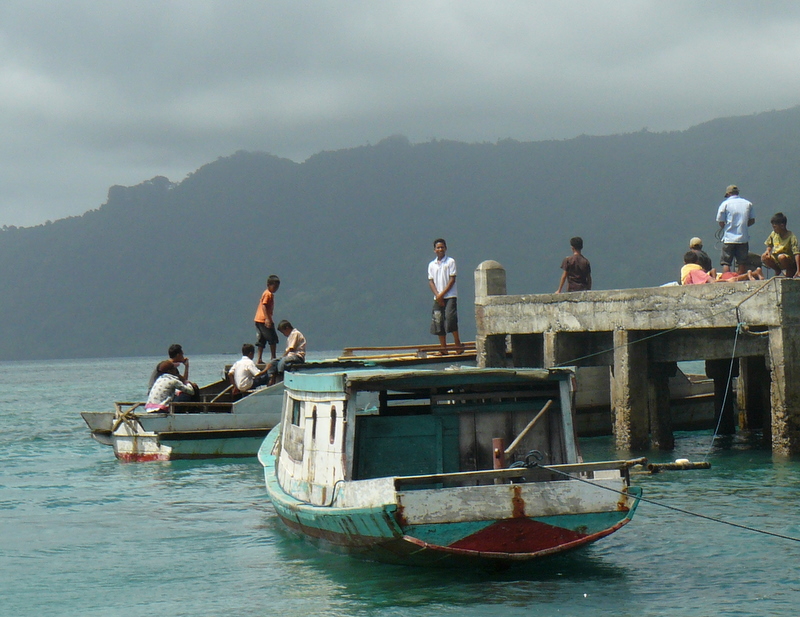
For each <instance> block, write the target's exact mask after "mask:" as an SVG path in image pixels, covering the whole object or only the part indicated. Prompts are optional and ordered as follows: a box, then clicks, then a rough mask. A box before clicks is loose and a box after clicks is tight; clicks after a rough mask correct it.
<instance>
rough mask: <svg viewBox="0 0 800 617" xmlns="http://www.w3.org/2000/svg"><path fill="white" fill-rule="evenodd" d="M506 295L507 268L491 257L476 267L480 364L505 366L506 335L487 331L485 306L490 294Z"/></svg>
mask: <svg viewBox="0 0 800 617" xmlns="http://www.w3.org/2000/svg"><path fill="white" fill-rule="evenodd" d="M504 295H506V270H505V268H503V266H501V265H500V264H499V263H497V262H496V261H493V260H491V259H489V260H487V261H484V262H481V264H480V265H479V266H478V267H477V268H476V269H475V326H476V335H475V349H476V356H477V363H478V366H481V367H487V366H505V364H506V337H505V335H498V334H492V335H489V334H487V332H486V327H485V320H484V307H485V304H486V300H487V298H489V297H490V296H504Z"/></svg>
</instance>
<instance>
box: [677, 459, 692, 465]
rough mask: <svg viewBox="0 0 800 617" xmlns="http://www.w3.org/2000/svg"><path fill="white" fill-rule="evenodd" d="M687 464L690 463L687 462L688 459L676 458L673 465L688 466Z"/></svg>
mask: <svg viewBox="0 0 800 617" xmlns="http://www.w3.org/2000/svg"><path fill="white" fill-rule="evenodd" d="M689 462H690V461H689V459H688V458H676V459H675V464H676V465H688V464H689Z"/></svg>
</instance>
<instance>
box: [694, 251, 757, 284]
mask: <svg viewBox="0 0 800 617" xmlns="http://www.w3.org/2000/svg"><path fill="white" fill-rule="evenodd" d="M697 262H698V257H697V253H695V252H694V251H691V250H689V251H687V252H686V253H685V254H684V256H683V263H684V266H683V267H682V268H681V285H702V284H704V283H723V282H730V283H735V282H737V281H755V280H759V279H763V278H764V277H763V276H762V274H761V268H757V269H756V270H754V271H751V270H748V271H746V272H745V273H744V274H736V273H735V272H723V273H721V274H717V271H716V270H713V269H712V270H710V271H709V272H705V271H704V270H703V268H702V266H700V264H699V263H697Z"/></svg>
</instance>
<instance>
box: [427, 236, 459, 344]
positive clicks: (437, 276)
mask: <svg viewBox="0 0 800 617" xmlns="http://www.w3.org/2000/svg"><path fill="white" fill-rule="evenodd" d="M433 252H434V253H436V259H434V260H433V261H432V262H431V263H429V264H428V285H429V286H430V288H431V291H432V292H433V310H432V319H431V334H434V335H436V336H438V337H439V344H440V345H441V346H442V353H447V351H446V350H447V333H448V332H452V333H453V344H454V345H455V348H456V353H461V352H462V351H463V350H464V347H463V345H461V339H460V338H459V336H458V289H457V288H456V260H455V259H453V258H452V257H447V255H446V253H447V243H446V242H445V241H444V238H437V239H436V240H434V241H433Z"/></svg>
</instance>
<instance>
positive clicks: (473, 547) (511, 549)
mask: <svg viewBox="0 0 800 617" xmlns="http://www.w3.org/2000/svg"><path fill="white" fill-rule="evenodd" d="M585 537H586V534H579V533H576V532H574V531H572V530H570V529H564V528H562V527H555V526H553V525H547V524H546V523H539V522H537V521H532V520H530V519H528V518H515V519H509V520H504V521H498V522H497V523H494V524H492V525H489V526H488V527H485V528H483V529H481V530H480V531H478V532H476V533H474V534H472V535H471V536H467V537H466V538H462V539H461V540H459V541H458V542H454V543H453V544H451V545H450V547H451V548H456V549H464V550H468V551H476V552H479V553H484V552H489V553H538V552H540V551H546V550H548V549H552V548H554V547H557V546H563V545H565V544H570V543H572V542H576V541H578V540H581V539H583V538H585Z"/></svg>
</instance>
